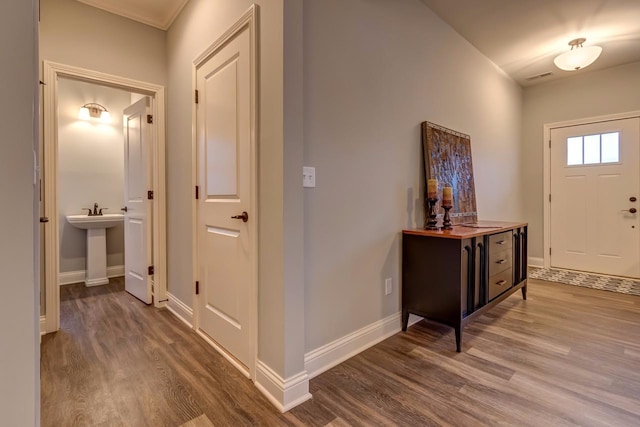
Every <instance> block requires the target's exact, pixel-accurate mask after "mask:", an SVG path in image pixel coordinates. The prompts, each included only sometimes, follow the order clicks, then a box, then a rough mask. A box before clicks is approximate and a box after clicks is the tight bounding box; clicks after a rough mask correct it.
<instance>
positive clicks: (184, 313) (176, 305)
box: [167, 292, 193, 329]
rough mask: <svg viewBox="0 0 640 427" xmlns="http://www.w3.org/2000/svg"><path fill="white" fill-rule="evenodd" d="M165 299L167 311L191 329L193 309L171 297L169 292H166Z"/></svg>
mask: <svg viewBox="0 0 640 427" xmlns="http://www.w3.org/2000/svg"><path fill="white" fill-rule="evenodd" d="M167 298H168V301H167V310H169V311H170V312H171V313H172V314H173V315H174V316H176V317H177V318H178V319H180V320H182V321H183V322H184V323H185V324H186V325H187V326H188V327H190V328H192V329H193V309H192V308H191V307H189V306H188V305H187V304H185V303H183V302H182V301H180V300H179V299H178V298H176V297H175V296H173V294H171V293H170V292H167Z"/></svg>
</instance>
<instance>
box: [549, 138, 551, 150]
mask: <svg viewBox="0 0 640 427" xmlns="http://www.w3.org/2000/svg"><path fill="white" fill-rule="evenodd" d="M549 148H551V140H549Z"/></svg>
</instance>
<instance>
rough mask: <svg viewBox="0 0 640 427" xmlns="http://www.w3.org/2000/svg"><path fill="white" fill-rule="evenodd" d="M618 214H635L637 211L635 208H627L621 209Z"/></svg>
mask: <svg viewBox="0 0 640 427" xmlns="http://www.w3.org/2000/svg"><path fill="white" fill-rule="evenodd" d="M620 212H629V213H636V212H638V209H636V208H629V209H623V210H621V211H620Z"/></svg>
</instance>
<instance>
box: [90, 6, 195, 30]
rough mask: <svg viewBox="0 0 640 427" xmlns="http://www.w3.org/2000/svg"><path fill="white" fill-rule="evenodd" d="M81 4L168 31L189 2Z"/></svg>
mask: <svg viewBox="0 0 640 427" xmlns="http://www.w3.org/2000/svg"><path fill="white" fill-rule="evenodd" d="M78 1H79V2H81V3H85V4H88V5H90V6H94V7H97V8H98V9H103V10H106V11H107V12H111V13H115V14H116V15H120V16H124V17H126V18H129V19H133V20H134V21H138V22H142V23H143V24H147V25H151V26H152V27H156V28H160V29H161V30H167V29H169V27H170V26H171V24H172V23H173V20H174V19H176V17H177V16H178V14H179V13H180V11H181V10H182V8H183V7H184V5H185V4H187V2H188V1H189V0H78Z"/></svg>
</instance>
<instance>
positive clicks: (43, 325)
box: [40, 316, 47, 335]
mask: <svg viewBox="0 0 640 427" xmlns="http://www.w3.org/2000/svg"><path fill="white" fill-rule="evenodd" d="M46 333H47V318H46V317H45V316H40V335H44V334H46Z"/></svg>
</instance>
